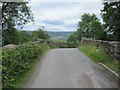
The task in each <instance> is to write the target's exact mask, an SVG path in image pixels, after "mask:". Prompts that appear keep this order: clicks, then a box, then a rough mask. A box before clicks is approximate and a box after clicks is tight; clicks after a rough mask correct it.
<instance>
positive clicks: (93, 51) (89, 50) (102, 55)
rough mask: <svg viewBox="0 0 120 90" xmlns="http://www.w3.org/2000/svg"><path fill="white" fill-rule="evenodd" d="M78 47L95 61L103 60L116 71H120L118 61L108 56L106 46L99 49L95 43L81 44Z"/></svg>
mask: <svg viewBox="0 0 120 90" xmlns="http://www.w3.org/2000/svg"><path fill="white" fill-rule="evenodd" d="M78 48H79V49H80V51H82V52H83V53H84V54H86V55H87V56H88V57H89V58H91V60H93V61H94V62H96V63H98V62H102V63H103V64H105V65H106V66H108V67H109V68H111V69H112V70H113V71H115V72H116V73H118V72H120V70H119V69H118V67H120V65H119V64H118V61H117V60H113V59H112V58H111V57H110V56H108V54H107V53H106V51H105V50H104V48H102V47H100V48H99V50H98V51H97V48H96V46H95V45H94V44H89V45H86V44H80V46H79V47H78Z"/></svg>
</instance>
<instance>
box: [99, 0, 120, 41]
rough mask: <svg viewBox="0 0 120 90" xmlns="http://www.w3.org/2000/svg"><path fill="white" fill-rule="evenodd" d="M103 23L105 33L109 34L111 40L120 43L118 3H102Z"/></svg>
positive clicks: (119, 3) (119, 10)
mask: <svg viewBox="0 0 120 90" xmlns="http://www.w3.org/2000/svg"><path fill="white" fill-rule="evenodd" d="M101 14H102V17H103V21H104V22H105V28H106V32H107V33H111V34H112V35H111V36H113V40H118V41H120V1H118V2H111V3H108V2H106V3H104V8H103V10H102V13H101Z"/></svg>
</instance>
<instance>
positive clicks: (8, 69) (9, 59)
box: [2, 43, 47, 88]
mask: <svg viewBox="0 0 120 90" xmlns="http://www.w3.org/2000/svg"><path fill="white" fill-rule="evenodd" d="M46 47H47V45H38V44H36V43H27V44H23V45H20V46H18V47H16V48H13V49H5V48H4V49H3V51H2V88H14V87H15V85H14V84H13V83H14V82H15V81H16V80H17V79H18V78H19V77H20V76H21V75H24V73H25V71H26V70H27V69H29V68H30V65H31V63H34V62H35V60H36V59H37V58H38V56H40V55H41V54H42V53H43V52H44V49H45V48H46Z"/></svg>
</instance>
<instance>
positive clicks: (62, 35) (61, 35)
mask: <svg viewBox="0 0 120 90" xmlns="http://www.w3.org/2000/svg"><path fill="white" fill-rule="evenodd" d="M27 32H28V34H29V35H32V32H33V31H27ZM47 33H48V34H49V35H50V37H51V39H52V40H58V39H59V40H67V38H68V37H69V35H70V34H73V33H74V31H69V32H67V31H56V32H55V31H47Z"/></svg>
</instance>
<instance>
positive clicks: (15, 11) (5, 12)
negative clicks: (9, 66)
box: [2, 2, 33, 45]
mask: <svg viewBox="0 0 120 90" xmlns="http://www.w3.org/2000/svg"><path fill="white" fill-rule="evenodd" d="M31 21H33V17H32V13H31V11H30V8H29V7H28V3H25V2H3V3H2V30H3V44H4V45H6V44H10V43H14V44H17V42H18V41H17V38H16V37H17V36H18V35H17V31H16V28H15V27H16V26H21V25H24V24H26V23H29V22H31ZM13 39H14V41H13Z"/></svg>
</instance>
